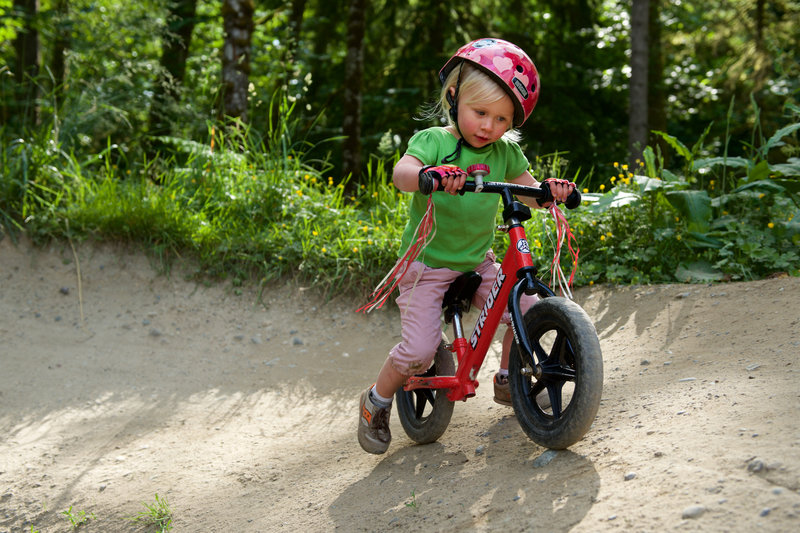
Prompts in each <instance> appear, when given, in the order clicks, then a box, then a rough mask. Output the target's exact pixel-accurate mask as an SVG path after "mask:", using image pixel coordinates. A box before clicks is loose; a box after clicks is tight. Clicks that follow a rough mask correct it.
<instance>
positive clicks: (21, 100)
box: [13, 0, 39, 128]
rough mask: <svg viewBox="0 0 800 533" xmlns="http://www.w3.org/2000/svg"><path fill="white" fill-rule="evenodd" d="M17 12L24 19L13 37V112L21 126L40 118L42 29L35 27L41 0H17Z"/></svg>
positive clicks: (29, 125) (15, 9)
mask: <svg viewBox="0 0 800 533" xmlns="http://www.w3.org/2000/svg"><path fill="white" fill-rule="evenodd" d="M14 12H15V13H17V15H18V16H20V17H21V18H22V27H21V28H19V29H18V30H17V37H16V39H14V50H15V51H16V55H17V64H16V66H15V69H14V81H15V82H16V85H17V97H16V102H14V104H13V105H14V110H13V113H14V114H15V115H16V117H17V119H18V120H19V122H20V124H21V126H22V127H23V128H25V127H33V126H35V125H36V124H37V122H38V121H39V105H38V102H37V100H38V97H39V91H38V86H37V79H36V78H37V77H38V76H39V31H38V30H37V29H36V17H37V15H38V13H39V0H14Z"/></svg>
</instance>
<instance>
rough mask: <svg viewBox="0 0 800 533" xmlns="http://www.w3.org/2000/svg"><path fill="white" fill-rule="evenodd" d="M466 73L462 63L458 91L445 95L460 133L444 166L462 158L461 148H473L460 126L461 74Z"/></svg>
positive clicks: (459, 68) (459, 70)
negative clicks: (459, 98)
mask: <svg viewBox="0 0 800 533" xmlns="http://www.w3.org/2000/svg"><path fill="white" fill-rule="evenodd" d="M463 72H464V62H463V61H462V62H461V64H460V65H459V66H458V79H457V80H456V90H455V93H454V94H452V95H451V94H450V91H449V90H448V91H447V94H445V98H447V103H448V104H450V118H451V119H452V121H453V124H455V126H456V131H457V132H458V142H457V143H456V149H455V150H453V152H452V153H451V154H450V155H447V156H445V157H443V158H442V164H444V165H446V164H449V163H452V162H453V161H455V160H456V159H458V158H459V157H461V147H462V146H465V145H466V146H467V147H468V148H472V146H470V144H469V143H468V142H467V141H466V140H465V139H464V134H463V133H461V128H460V127H459V126H458V92H459V90H460V89H461V74H462V73H463Z"/></svg>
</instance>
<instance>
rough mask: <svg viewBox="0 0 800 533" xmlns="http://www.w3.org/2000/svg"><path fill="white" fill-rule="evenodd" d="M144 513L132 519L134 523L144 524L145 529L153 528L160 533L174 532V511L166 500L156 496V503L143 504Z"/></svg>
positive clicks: (141, 512)
mask: <svg viewBox="0 0 800 533" xmlns="http://www.w3.org/2000/svg"><path fill="white" fill-rule="evenodd" d="M142 505H143V506H144V509H145V510H144V511H140V512H139V513H138V514H137V515H136V516H133V517H131V518H130V520H131V521H132V522H137V523H140V524H143V525H144V526H145V527H148V528H153V529H155V530H156V531H158V533H165V532H167V531H172V510H171V509H170V507H169V502H167V499H166V498H163V497H159V496H158V494H156V501H155V502H154V503H147V502H142Z"/></svg>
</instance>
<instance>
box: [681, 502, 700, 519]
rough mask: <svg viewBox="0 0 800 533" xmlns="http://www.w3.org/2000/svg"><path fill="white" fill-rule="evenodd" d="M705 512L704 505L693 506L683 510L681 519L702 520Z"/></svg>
mask: <svg viewBox="0 0 800 533" xmlns="http://www.w3.org/2000/svg"><path fill="white" fill-rule="evenodd" d="M705 512H706V508H705V507H703V506H702V505H691V506H689V507H687V508H686V509H684V510H683V513H681V518H700V517H701V516H703V513H705Z"/></svg>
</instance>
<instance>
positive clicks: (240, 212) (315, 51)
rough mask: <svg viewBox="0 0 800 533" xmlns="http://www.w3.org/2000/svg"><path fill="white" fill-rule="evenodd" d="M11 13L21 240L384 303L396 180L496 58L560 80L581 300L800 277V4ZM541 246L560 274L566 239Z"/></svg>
mask: <svg viewBox="0 0 800 533" xmlns="http://www.w3.org/2000/svg"><path fill="white" fill-rule="evenodd" d="M0 12H1V13H2V18H0V57H2V63H1V64H0V94H1V95H2V107H0V118H1V119H2V126H0V141H2V153H0V157H2V160H1V161H0V163H1V165H0V171H2V175H0V223H2V224H1V226H2V228H3V230H2V231H3V232H4V233H5V234H8V235H10V236H11V238H14V239H16V238H17V237H18V236H19V235H20V233H21V232H24V234H26V235H27V236H29V237H30V238H31V239H33V240H34V241H36V242H42V241H46V240H48V239H52V238H64V239H70V240H72V239H89V238H91V239H100V240H114V241H123V242H132V243H136V244H141V245H143V246H144V247H145V248H146V249H147V250H149V251H150V252H152V253H153V254H155V256H156V257H158V258H160V259H161V261H162V264H163V265H164V266H165V267H166V268H168V267H169V264H170V262H171V260H172V259H173V258H175V257H177V256H186V255H191V256H193V257H194V258H196V259H197V260H198V261H197V262H198V272H199V273H202V274H211V275H215V276H223V277H228V278H230V279H231V280H232V281H233V283H234V285H241V284H242V283H245V282H246V281H247V280H249V279H253V277H254V276H255V279H257V280H260V281H261V282H262V283H266V282H268V281H269V280H271V279H274V278H277V277H281V276H284V275H286V274H291V275H294V276H299V277H301V278H303V279H306V280H309V281H310V282H312V283H318V284H321V285H323V286H325V287H327V288H329V289H330V290H334V289H340V288H345V287H349V288H358V289H364V288H366V287H370V286H371V285H372V284H374V282H375V281H376V280H378V279H380V278H381V277H382V275H383V273H384V272H385V271H386V270H387V268H388V267H389V266H390V265H391V264H393V263H394V260H395V258H396V252H397V243H398V236H399V232H400V231H401V230H402V226H403V221H404V220H405V213H406V209H407V202H408V197H407V195H406V196H404V195H401V194H398V193H397V191H396V190H394V189H393V187H392V186H391V180H390V178H389V174H390V170H391V166H392V164H393V162H394V161H395V159H396V157H398V154H400V153H402V152H403V150H404V148H405V143H406V142H407V140H408V138H409V137H410V136H411V135H412V134H413V133H414V132H415V131H417V130H419V129H421V128H424V127H427V126H429V125H431V124H432V122H431V121H429V120H428V121H425V120H422V119H419V117H420V115H421V114H422V113H421V110H422V108H423V106H424V104H426V103H429V102H431V101H432V100H433V99H434V98H435V95H436V93H437V89H438V80H437V76H436V73H437V71H438V69H439V68H440V67H441V65H442V64H443V63H444V61H445V60H446V59H447V58H448V57H449V56H450V55H452V53H453V52H454V51H455V50H456V49H457V48H458V47H459V46H461V45H462V44H464V43H466V42H468V41H469V40H472V39H475V38H478V37H485V36H493V37H500V38H504V39H507V40H510V41H512V42H514V43H516V44H518V45H520V46H521V47H522V48H523V49H525V50H526V51H528V52H529V53H530V55H531V56H532V58H533V59H534V62H535V63H536V65H537V67H538V69H539V72H540V74H541V77H542V93H541V97H540V99H539V103H538V105H537V107H536V109H535V111H534V114H533V117H532V119H531V120H529V121H528V122H527V123H526V124H525V126H524V127H523V128H522V134H523V138H524V141H523V143H522V146H523V149H524V151H525V153H526V154H527V155H528V157H529V159H530V160H531V164H532V170H533V171H534V173H535V174H536V175H537V177H539V179H542V178H546V177H556V176H557V177H565V178H568V179H571V180H573V181H575V182H577V183H578V184H579V185H580V187H581V189H582V190H583V192H584V199H585V202H584V205H583V206H582V207H580V208H579V209H578V210H576V211H575V212H573V213H571V214H570V223H571V225H572V228H573V232H574V233H575V236H576V238H577V241H578V243H579V244H580V248H581V252H580V263H579V266H578V268H577V270H576V282H577V283H579V284H588V283H595V282H623V283H646V282H663V281H673V280H681V281H709V280H730V279H752V278H757V277H764V276H768V275H775V274H778V275H779V274H781V273H788V274H790V275H798V274H800V272H798V265H800V253H798V251H797V250H798V244H800V222H798V219H797V214H798V210H800V199H799V197H798V193H800V180H798V176H800V156H798V150H800V149H799V148H798V142H797V141H798V137H797V130H798V129H800V122H798V115H800V106H798V102H797V97H798V89H799V88H800V62H799V61H798V58H799V57H800V53H799V52H800V3H798V2H793V1H788V0H782V1H781V0H779V1H767V0H722V1H720V2H715V3H713V5H711V4H708V3H706V2H687V1H681V0H678V1H673V2H665V1H663V0H633V1H618V0H606V1H593V0H569V1H554V0H526V1H522V0H479V1H474V2H470V3H468V4H464V5H449V4H447V3H443V2H433V1H428V0H419V1H410V2H394V1H369V0H326V1H320V0H294V1H291V2H285V1H284V2H280V1H274V0H273V1H260V2H253V1H252V0H222V1H213V2H212V1H202V0H175V1H154V0H144V1H142V2H136V3H117V2H111V1H107V0H0ZM533 223H534V224H539V225H541V227H542V230H541V234H539V233H538V232H537V233H536V234H535V235H536V237H534V236H533V234H532V243H531V244H532V248H533V251H534V255H535V256H536V258H537V261H539V263H540V264H542V265H543V266H547V265H548V264H549V263H550V261H552V255H553V251H552V250H553V249H552V246H548V240H551V241H552V239H553V238H554V237H553V230H552V228H550V226H549V225H548V219H547V218H546V216H543V215H542V214H540V213H537V214H536V216H535V217H534V222H533ZM537 229H538V226H537ZM0 236H2V233H0ZM503 239H504V237H503V236H502V235H500V236H498V243H497V249H498V250H502V249H503V246H502V241H503ZM571 260H572V259H571V258H569V257H565V258H564V259H563V261H562V262H563V264H564V267H565V268H569V267H571V266H572V263H571Z"/></svg>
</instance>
